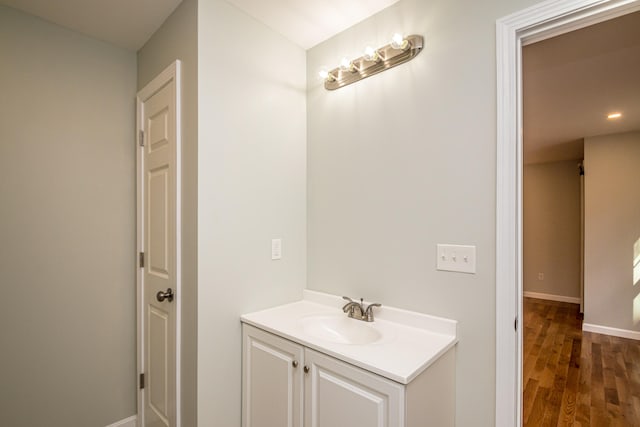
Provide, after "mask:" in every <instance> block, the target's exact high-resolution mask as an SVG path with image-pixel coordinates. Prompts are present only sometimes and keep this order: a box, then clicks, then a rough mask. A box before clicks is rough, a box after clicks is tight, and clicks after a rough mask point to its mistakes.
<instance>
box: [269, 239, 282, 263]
mask: <svg viewBox="0 0 640 427" xmlns="http://www.w3.org/2000/svg"><path fill="white" fill-rule="evenodd" d="M271 259H282V239H272V240H271Z"/></svg>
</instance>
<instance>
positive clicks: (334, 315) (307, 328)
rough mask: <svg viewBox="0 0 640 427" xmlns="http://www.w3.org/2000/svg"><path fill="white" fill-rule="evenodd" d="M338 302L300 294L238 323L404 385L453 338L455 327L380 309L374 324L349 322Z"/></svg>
mask: <svg viewBox="0 0 640 427" xmlns="http://www.w3.org/2000/svg"><path fill="white" fill-rule="evenodd" d="M343 305H344V300H343V299H342V297H340V296H337V295H329V294H324V293H321V292H316V291H311V290H308V289H305V291H304V299H302V300H300V301H296V302H292V303H289V304H284V305H280V306H277V307H272V308H268V309H266V310H261V311H257V312H254V313H249V314H244V315H242V317H241V320H242V322H244V323H247V324H249V325H252V326H255V327H257V328H260V329H262V330H264V331H267V332H271V333H273V334H276V335H278V336H280V337H282V338H285V339H288V340H289V341H292V342H295V343H298V344H300V345H303V346H305V347H308V348H309V349H311V350H315V351H319V352H321V353H324V354H327V355H329V356H332V357H335V358H337V359H340V360H342V361H343V362H347V363H351V364H352V365H355V366H358V367H360V368H362V369H366V370H368V371H371V372H374V373H376V374H379V375H382V376H384V377H386V378H389V379H391V380H394V381H397V382H399V383H400V384H409V382H410V381H411V380H413V379H414V378H416V376H418V375H419V374H420V372H422V371H423V370H424V369H426V368H427V367H428V366H429V365H431V364H432V363H433V362H435V361H436V360H437V359H438V358H439V357H440V356H441V355H443V354H444V353H445V352H446V351H448V350H449V349H450V348H452V347H453V346H455V344H456V342H458V339H457V322H455V321H453V320H449V319H443V318H440V317H435V316H429V315H427V314H423V313H416V312H412V311H407V310H402V309H399V308H393V307H389V306H388V305H387V306H384V307H382V308H380V309H377V310H376V312H375V321H373V322H363V321H361V320H357V319H350V318H349V317H347V315H346V314H345V313H343V312H342V310H341V309H340V307H342V306H343Z"/></svg>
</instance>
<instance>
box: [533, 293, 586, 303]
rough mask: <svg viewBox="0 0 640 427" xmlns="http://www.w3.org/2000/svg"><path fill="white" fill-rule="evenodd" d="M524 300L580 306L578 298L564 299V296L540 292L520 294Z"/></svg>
mask: <svg viewBox="0 0 640 427" xmlns="http://www.w3.org/2000/svg"><path fill="white" fill-rule="evenodd" d="M522 294H523V295H524V296H525V297H526V298H538V299H546V300H549V301H559V302H570V303H572V304H580V297H566V296H564V295H555V294H544V293H541V292H530V291H524V292H523V293H522Z"/></svg>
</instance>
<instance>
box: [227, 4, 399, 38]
mask: <svg viewBox="0 0 640 427" xmlns="http://www.w3.org/2000/svg"><path fill="white" fill-rule="evenodd" d="M227 1H228V2H229V3H231V4H234V5H236V6H237V7H238V8H240V9H242V10H244V11H245V12H246V13H247V14H249V15H251V16H253V17H254V18H256V19H257V20H258V21H262V22H263V23H265V24H266V25H267V26H269V27H271V28H272V29H274V30H276V31H277V32H279V33H280V34H282V35H283V36H285V37H286V38H288V39H289V40H291V41H293V42H294V43H296V44H298V45H299V46H301V47H303V48H304V49H309V48H311V47H313V46H315V45H317V44H318V43H320V42H323V41H325V40H327V39H328V38H330V37H332V36H334V35H336V34H338V33H339V32H341V31H343V30H346V29H347V28H349V27H351V26H353V25H354V24H356V23H358V22H360V21H362V20H364V19H366V18H368V17H370V16H371V15H374V14H375V13H377V12H379V11H381V10H382V9H385V8H386V7H389V6H391V5H392V4H394V3H396V2H398V0H227Z"/></svg>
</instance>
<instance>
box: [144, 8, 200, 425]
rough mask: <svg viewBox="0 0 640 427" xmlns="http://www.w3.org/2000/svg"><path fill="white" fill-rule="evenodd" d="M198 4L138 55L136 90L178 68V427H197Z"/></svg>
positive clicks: (180, 11) (181, 11)
mask: <svg viewBox="0 0 640 427" xmlns="http://www.w3.org/2000/svg"><path fill="white" fill-rule="evenodd" d="M197 13H198V10H197V0H184V1H183V2H182V3H181V4H180V6H178V8H177V9H176V10H175V11H174V12H173V13H172V14H171V16H169V18H167V20H166V21H165V22H164V24H163V25H162V26H161V27H160V28H159V29H158V31H156V33H155V34H154V35H153V36H152V37H151V39H149V41H147V43H146V44H145V45H144V47H143V48H142V49H140V51H139V52H138V89H142V88H143V87H144V86H145V85H146V84H147V83H149V82H150V81H151V80H152V79H153V78H154V77H156V76H157V75H158V74H159V73H160V72H161V71H162V70H164V69H165V68H166V67H167V66H168V65H169V64H171V63H172V62H173V61H175V60H176V59H179V60H180V61H181V62H182V294H181V296H180V297H181V303H182V366H181V367H182V372H181V375H182V384H181V393H182V394H181V398H182V425H183V426H185V427H188V426H195V425H196V415H197V414H196V400H197V399H196V392H197V388H196V383H197V369H196V368H197V363H196V358H197V354H196V347H197V342H196V339H197V320H198V319H197V293H198V289H197V280H198V278H197V261H198V260H197V250H198V248H197V239H198V236H197V232H198V227H197V206H198V199H197V197H198V193H197V192H198V35H197Z"/></svg>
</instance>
